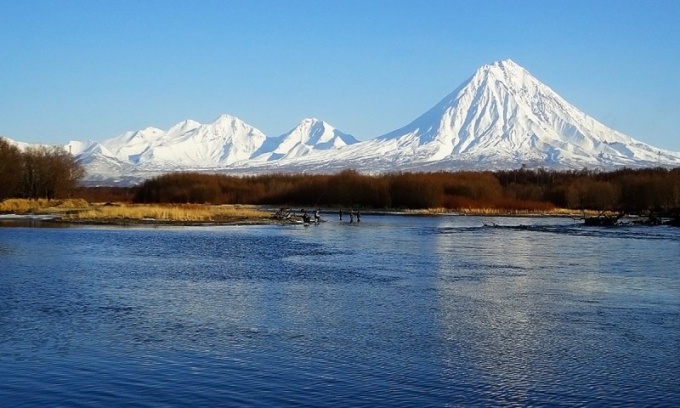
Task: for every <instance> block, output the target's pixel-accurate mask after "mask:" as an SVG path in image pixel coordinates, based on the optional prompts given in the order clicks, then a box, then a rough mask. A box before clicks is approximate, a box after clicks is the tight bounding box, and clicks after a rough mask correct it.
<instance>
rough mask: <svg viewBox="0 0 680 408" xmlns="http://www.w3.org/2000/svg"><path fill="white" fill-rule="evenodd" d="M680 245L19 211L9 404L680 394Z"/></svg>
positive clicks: (562, 234)
mask: <svg viewBox="0 0 680 408" xmlns="http://www.w3.org/2000/svg"><path fill="white" fill-rule="evenodd" d="M491 222H494V223H496V224H498V225H499V226H498V227H495V228H489V227H484V226H483V224H484V223H487V224H488V223H491ZM678 259H680V230H679V229H672V228H667V227H654V228H640V227H637V228H633V227H631V228H613V229H612V228H610V229H606V228H592V227H589V228H588V227H582V226H579V225H577V224H576V223H575V222H574V221H572V220H563V219H529V218H522V219H519V218H518V219H513V218H502V219H490V218H475V217H404V216H401V217H399V216H382V217H377V216H376V217H368V216H366V217H363V218H362V223H361V224H356V223H355V224H353V225H349V224H348V223H344V224H340V223H337V222H328V223H324V224H321V225H318V226H310V227H303V226H245V227H193V228H192V227H182V228H179V227H178V228H101V227H97V228H94V227H89V228H87V227H86V228H83V227H80V228H22V227H4V228H0V405H3V406H69V407H72V406H73V407H77V406H120V405H126V406H153V407H158V406H310V407H318V406H445V405H466V406H469V405H476V406H480V405H481V406H489V405H493V406H499V405H501V406H527V405H539V406H543V405H554V406H579V405H587V406H678V404H680V374H679V373H680V267H679V266H678Z"/></svg>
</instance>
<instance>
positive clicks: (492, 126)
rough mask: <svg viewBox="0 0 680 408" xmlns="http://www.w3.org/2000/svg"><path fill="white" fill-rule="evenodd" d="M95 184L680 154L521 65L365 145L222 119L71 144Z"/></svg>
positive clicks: (493, 72)
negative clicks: (185, 173) (596, 113)
mask: <svg viewBox="0 0 680 408" xmlns="http://www.w3.org/2000/svg"><path fill="white" fill-rule="evenodd" d="M67 148H68V149H70V150H71V152H72V153H73V154H75V155H77V156H78V157H79V159H80V160H81V161H82V163H83V164H84V165H85V167H86V169H87V170H88V178H89V180H90V181H92V182H99V183H112V182H114V181H128V182H130V181H133V180H141V179H144V178H148V177H151V176H153V175H156V174H160V173H163V172H167V171H177V170H206V171H223V172H232V173H239V174H253V173H265V172H273V171H286V172H299V171H304V172H317V173H318V172H325V173H328V172H335V171H339V170H342V169H346V168H353V169H356V170H359V171H362V172H368V173H377V172H385V171H400V170H408V171H435V170H459V169H488V170H496V169H507V168H517V167H519V166H528V167H545V168H551V169H580V168H583V167H587V168H601V169H613V168H617V167H622V166H628V167H648V166H657V165H665V166H678V165H680V153H677V152H670V151H667V150H663V149H657V148H654V147H652V146H650V145H647V144H645V143H642V142H640V141H637V140H635V139H632V138H630V137H628V136H626V135H624V134H622V133H620V132H617V131H615V130H613V129H610V128H608V127H607V126H605V125H603V124H601V123H600V122H598V121H597V120H595V119H593V118H592V117H590V116H588V115H586V114H585V113H583V112H581V111H580V110H578V109H577V108H576V107H574V106H573V105H571V104H569V103H568V102H566V101H565V100H564V99H563V98H562V97H560V96H559V95H558V94H557V93H556V92H554V91H553V90H552V89H550V88H549V87H548V86H546V85H544V84H542V83H541V82H540V81H539V80H538V79H536V78H535V77H533V76H532V75H531V74H530V73H529V72H528V71H527V70H525V69H524V68H522V67H521V66H519V65H518V64H516V63H515V62H514V61H512V60H504V61H498V62H495V63H492V64H488V65H484V66H482V67H480V68H479V69H478V70H477V71H476V72H475V73H474V75H473V76H472V77H470V78H469V79H468V80H467V81H465V82H464V83H463V84H461V85H460V86H459V87H458V88H456V89H455V90H454V91H453V92H451V93H450V94H448V95H447V96H446V97H444V98H443V99H442V100H441V101H440V102H439V103H437V104H436V105H435V106H434V107H432V108H431V109H429V110H428V111H426V112H425V113H423V114H422V115H420V116H419V117H418V118H416V119H415V120H413V121H412V122H410V123H408V124H407V125H405V126H403V127H401V128H399V129H397V130H394V131H392V132H389V133H387V134H385V135H382V136H379V137H376V138H374V139H370V140H367V141H363V142H359V141H358V140H357V139H355V138H354V137H353V136H351V135H349V134H346V133H343V132H341V131H338V130H337V129H335V128H334V127H333V126H331V125H330V124H328V123H326V122H324V121H321V120H318V119H313V118H309V119H304V120H302V121H301V122H300V123H299V124H298V125H297V126H296V127H295V128H293V129H292V130H290V131H289V132H287V133H284V134H282V135H280V136H278V137H266V136H265V135H264V134H263V133H262V132H261V131H260V130H258V129H257V128H255V127H253V126H251V125H249V124H247V123H245V122H243V121H241V120H240V119H238V118H236V117H234V116H230V115H222V116H220V117H219V118H217V119H216V120H215V121H214V122H212V123H209V124H200V123H198V122H195V121H191V120H186V121H183V122H180V123H178V124H177V125H175V126H173V127H171V128H170V129H169V130H167V131H163V130H161V129H157V128H153V127H149V128H146V129H142V130H139V131H136V132H126V133H124V134H122V135H120V136H118V137H115V138H112V139H109V140H106V141H104V142H102V143H97V142H70V143H69V144H68V145H67Z"/></svg>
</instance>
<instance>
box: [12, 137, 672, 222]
mask: <svg viewBox="0 0 680 408" xmlns="http://www.w3.org/2000/svg"><path fill="white" fill-rule="evenodd" d="M84 176H85V171H84V168H83V166H82V165H81V164H80V163H78V162H77V161H76V160H75V159H74V158H73V156H71V155H70V154H69V153H68V152H66V151H64V150H63V149H60V148H57V147H54V148H47V147H38V148H29V149H27V150H25V151H21V150H19V149H18V148H16V147H15V146H12V145H10V144H9V143H8V142H7V141H5V140H4V139H2V138H0V213H17V214H28V213H31V214H45V213H49V214H52V215H54V216H55V217H56V218H58V219H60V220H62V221H67V222H113V223H116V222H132V221H133V220H137V221H139V222H151V221H153V222H158V221H170V222H185V223H194V222H195V223H210V222H215V223H227V222H250V221H258V220H259V221H262V220H264V219H266V218H267V217H268V216H270V215H271V213H272V211H271V210H275V209H278V208H292V209H301V208H307V209H317V208H322V209H327V210H339V209H345V210H349V209H357V210H361V211H364V212H366V211H387V210H389V211H404V212H415V213H452V212H454V213H463V214H478V215H537V214H545V215H572V216H573V215H577V214H582V215H584V216H585V215H587V214H590V215H592V214H606V213H608V214H624V213H626V214H638V215H649V214H671V215H672V216H676V217H677V214H678V213H679V212H680V168H675V169H666V168H645V169H625V168H624V169H620V170H616V171H606V172H605V171H596V170H585V169H584V170H577V171H573V170H572V171H553V170H545V169H525V168H520V169H516V170H506V171H493V172H492V171H456V172H444V171H442V172H430V173H417V172H398V173H388V174H380V175H367V174H362V173H359V172H357V171H354V170H345V171H342V172H340V173H336V174H264V175H257V176H234V175H225V174H208V173H192V172H178V173H168V174H165V175H162V176H158V177H155V178H152V179H149V180H147V181H145V182H143V183H141V184H140V185H138V186H134V187H83V186H82V185H81V181H82V180H83V178H84ZM261 208H269V209H271V210H270V211H263V210H260V209H261Z"/></svg>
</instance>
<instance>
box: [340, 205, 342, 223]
mask: <svg viewBox="0 0 680 408" xmlns="http://www.w3.org/2000/svg"><path fill="white" fill-rule="evenodd" d="M340 221H342V208H341V209H340Z"/></svg>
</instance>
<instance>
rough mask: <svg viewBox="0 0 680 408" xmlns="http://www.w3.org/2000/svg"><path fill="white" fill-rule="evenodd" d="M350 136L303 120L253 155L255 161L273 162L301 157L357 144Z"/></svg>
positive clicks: (315, 120) (309, 119)
mask: <svg viewBox="0 0 680 408" xmlns="http://www.w3.org/2000/svg"><path fill="white" fill-rule="evenodd" d="M358 142H359V141H358V140H356V139H355V138H354V136H352V135H348V134H346V133H342V132H340V131H339V130H337V129H335V128H334V127H333V126H331V125H329V124H328V123H326V122H324V121H321V120H319V119H315V118H307V119H303V120H302V122H300V124H298V125H297V126H296V127H295V128H294V129H292V130H291V131H289V132H287V133H285V134H283V135H281V136H279V137H275V138H269V139H267V140H266V141H265V142H264V143H263V144H262V146H261V147H260V149H258V151H256V152H255V153H254V154H253V159H254V160H256V161H261V160H266V161H273V160H279V159H290V158H294V157H303V156H306V155H308V154H309V153H310V152H312V151H314V150H330V149H337V148H340V147H344V146H347V145H351V144H354V143H358Z"/></svg>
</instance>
